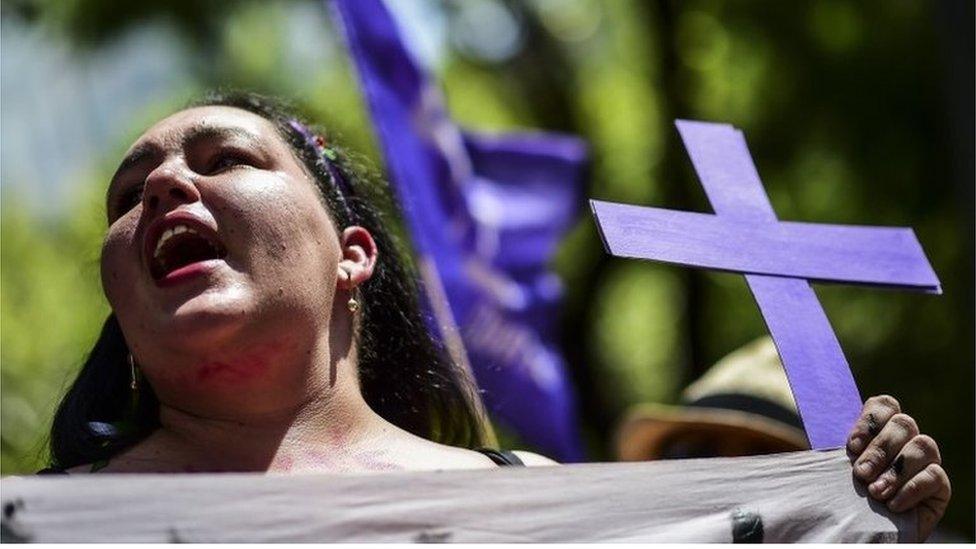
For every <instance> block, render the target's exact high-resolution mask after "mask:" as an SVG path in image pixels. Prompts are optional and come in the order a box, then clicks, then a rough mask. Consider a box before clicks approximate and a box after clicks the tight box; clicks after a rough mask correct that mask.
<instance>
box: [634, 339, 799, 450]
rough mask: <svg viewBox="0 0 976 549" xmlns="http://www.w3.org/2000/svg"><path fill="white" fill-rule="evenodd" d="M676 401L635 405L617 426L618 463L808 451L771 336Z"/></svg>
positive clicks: (726, 359) (731, 358) (750, 346)
mask: <svg viewBox="0 0 976 549" xmlns="http://www.w3.org/2000/svg"><path fill="white" fill-rule="evenodd" d="M681 402H682V404H680V405H677V406H669V405H664V404H639V405H637V406H634V407H632V408H631V409H630V410H628V412H627V413H626V414H625V416H624V419H623V421H622V422H621V424H620V426H619V428H618V429H617V436H616V446H617V457H618V459H620V460H622V461H638V460H648V459H661V458H668V457H717V456H735V455H754V454H768V453H777V452H790V451H795V450H804V449H808V448H809V443H808V442H807V437H806V435H805V434H804V432H803V429H802V426H801V424H800V418H799V415H798V414H797V410H796V403H795V402H794V400H793V394H792V393H791V392H790V386H789V382H788V381H787V379H786V374H785V373H784V372H783V365H782V363H781V362H780V359H779V354H778V353H777V352H776V347H775V346H774V345H773V341H772V339H770V338H769V337H768V336H767V337H762V338H759V339H757V340H755V341H753V342H751V343H749V344H748V345H745V346H743V347H741V348H740V349H738V350H736V351H734V352H733V353H731V354H729V355H728V356H726V357H724V358H723V359H721V360H719V361H718V362H717V363H716V364H715V365H714V366H712V367H711V368H710V369H709V370H708V372H706V373H705V375H703V376H702V377H701V378H699V379H698V380H697V381H695V382H694V383H692V384H691V385H689V386H688V388H687V389H685V391H684V392H683V393H682V395H681Z"/></svg>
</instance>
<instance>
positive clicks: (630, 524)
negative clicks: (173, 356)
mask: <svg viewBox="0 0 976 549" xmlns="http://www.w3.org/2000/svg"><path fill="white" fill-rule="evenodd" d="M0 487H2V495H0V497H2V501H3V519H2V526H3V541H37V542H68V541H70V542H172V541H184V542H340V541H342V542H348V541H369V542H393V541H399V542H410V541H451V542H486V541H491V542H597V541H603V542H646V541H656V542H663V541H674V542H685V541H696V542H731V541H733V540H735V541H765V542H794V541H824V542H830V541H833V542H871V541H899V540H902V541H913V540H914V535H915V517H914V514H913V513H909V514H903V515H892V514H891V513H889V512H887V510H886V509H885V508H884V507H883V506H882V505H879V504H877V503H875V502H874V501H873V500H870V499H868V498H867V497H866V495H865V490H864V489H863V487H862V486H861V484H860V483H858V482H857V481H855V480H854V478H853V477H852V475H851V466H850V462H849V460H848V458H847V456H846V455H845V453H844V451H843V450H831V451H825V452H813V451H810V452H797V453H791V454H778V455H772V456H761V457H749V458H715V459H696V460H681V461H660V462H650V463H592V464H580V465H564V466H558V467H533V468H522V467H499V468H497V469H493V470H470V471H444V472H434V473H411V472H404V473H379V474H373V475H293V476H267V475H258V474H237V473H233V474H231V473H227V474H193V475H75V476H40V477H7V478H5V479H3V480H2V481H0Z"/></svg>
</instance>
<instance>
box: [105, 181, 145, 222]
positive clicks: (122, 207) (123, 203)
mask: <svg viewBox="0 0 976 549" xmlns="http://www.w3.org/2000/svg"><path fill="white" fill-rule="evenodd" d="M143 188H145V184H144V183H139V184H136V185H132V186H130V187H129V188H127V189H125V190H123V191H122V192H120V193H119V194H118V196H117V198H116V199H115V201H114V203H113V204H112V208H111V211H112V212H114V214H115V215H114V217H115V218H119V217H122V216H123V215H124V214H126V213H127V212H128V211H129V210H131V209H132V208H134V207H135V206H136V204H138V203H139V202H140V201H142V190H143Z"/></svg>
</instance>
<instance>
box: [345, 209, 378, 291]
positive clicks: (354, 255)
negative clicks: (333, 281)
mask: <svg viewBox="0 0 976 549" xmlns="http://www.w3.org/2000/svg"><path fill="white" fill-rule="evenodd" d="M339 240H340V243H339V244H340V247H341V248H342V260H340V261H339V265H338V269H337V273H336V275H337V278H338V283H337V285H338V287H339V289H341V290H346V291H349V290H352V289H353V288H355V287H356V286H359V285H360V284H362V283H363V282H366V281H367V280H369V279H370V277H372V276H373V268H374V267H375V266H376V257H377V249H376V242H374V241H373V235H371V234H369V231H368V230H366V229H364V228H363V227H360V226H358V225H356V226H352V227H346V228H345V229H344V230H343V231H342V235H341V236H340V237H339Z"/></svg>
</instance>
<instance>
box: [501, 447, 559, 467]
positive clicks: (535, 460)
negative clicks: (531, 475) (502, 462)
mask: <svg viewBox="0 0 976 549" xmlns="http://www.w3.org/2000/svg"><path fill="white" fill-rule="evenodd" d="M512 453H513V454H515V455H516V456H518V458H519V459H521V460H522V463H524V464H525V465H526V467H546V466H550V465H559V462H558V461H555V460H552V459H549V458H547V457H546V456H543V455H541V454H536V453H535V452H526V451H525V450H514V451H513V452H512Z"/></svg>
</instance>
